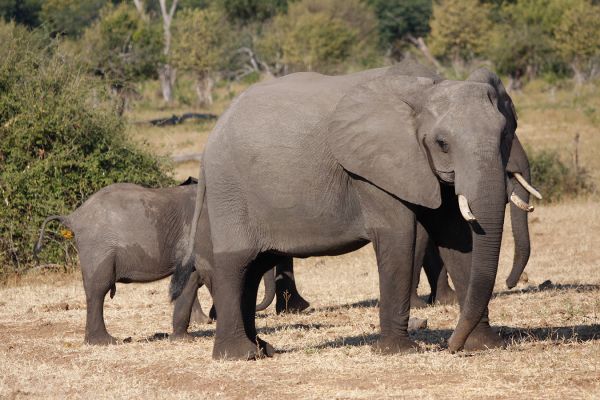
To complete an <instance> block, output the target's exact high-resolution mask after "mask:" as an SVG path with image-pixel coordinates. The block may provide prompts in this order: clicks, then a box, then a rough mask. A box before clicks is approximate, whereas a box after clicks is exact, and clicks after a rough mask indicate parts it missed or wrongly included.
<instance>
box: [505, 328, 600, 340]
mask: <svg viewBox="0 0 600 400" xmlns="http://www.w3.org/2000/svg"><path fill="white" fill-rule="evenodd" d="M497 329H499V331H500V334H501V335H502V337H503V338H504V340H506V342H507V343H509V344H520V343H528V342H538V341H551V342H552V343H554V344H560V343H563V342H591V341H594V340H600V324H591V325H572V326H548V327H543V328H516V327H509V326H501V327H498V328H497Z"/></svg>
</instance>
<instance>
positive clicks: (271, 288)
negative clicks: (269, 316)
mask: <svg viewBox="0 0 600 400" xmlns="http://www.w3.org/2000/svg"><path fill="white" fill-rule="evenodd" d="M263 281H264V282H265V296H264V298H263V300H262V301H261V302H260V304H257V305H256V311H262V310H264V309H265V308H267V307H269V305H270V304H271V303H272V302H273V299H274V298H275V267H273V268H271V269H270V270H268V271H267V272H265V274H264V275H263Z"/></svg>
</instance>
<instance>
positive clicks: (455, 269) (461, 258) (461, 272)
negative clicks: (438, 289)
mask: <svg viewBox="0 0 600 400" xmlns="http://www.w3.org/2000/svg"><path fill="white" fill-rule="evenodd" d="M439 250H440V257H441V259H442V261H443V264H444V266H445V267H446V268H447V270H448V274H449V275H450V278H451V279H452V282H453V283H454V288H455V289H456V291H455V293H456V298H457V299H458V303H459V304H460V307H461V309H462V307H463V306H464V301H465V298H466V296H467V285H468V283H469V277H470V269H471V253H470V252H460V251H458V250H453V249H449V248H442V247H440V249H439ZM488 312H489V309H486V311H485V313H484V315H483V317H482V318H481V320H480V321H479V323H478V324H477V326H476V327H475V329H474V330H473V331H472V332H471V334H470V335H469V336H468V338H467V341H466V342H465V345H464V350H466V351H475V350H485V349H493V348H498V347H504V346H505V343H504V340H503V339H502V338H501V337H500V336H499V335H498V334H497V333H496V332H495V331H494V329H493V328H492V327H491V326H490V321H489V317H488Z"/></svg>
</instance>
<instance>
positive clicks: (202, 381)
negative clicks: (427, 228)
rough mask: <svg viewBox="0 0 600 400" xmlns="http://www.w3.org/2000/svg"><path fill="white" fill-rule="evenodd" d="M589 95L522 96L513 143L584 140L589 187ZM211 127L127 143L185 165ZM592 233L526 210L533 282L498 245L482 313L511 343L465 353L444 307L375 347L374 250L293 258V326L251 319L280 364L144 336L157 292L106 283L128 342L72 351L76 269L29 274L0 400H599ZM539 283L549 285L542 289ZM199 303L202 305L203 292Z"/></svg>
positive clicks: (582, 212)
mask: <svg viewBox="0 0 600 400" xmlns="http://www.w3.org/2000/svg"><path fill="white" fill-rule="evenodd" d="M219 90H220V92H219V99H220V100H219V101H218V102H217V104H215V106H214V108H213V109H211V110H208V111H211V112H214V113H217V114H220V113H221V112H222V110H223V109H224V108H225V106H226V104H227V101H228V100H227V99H228V96H229V92H230V91H233V92H235V91H238V92H239V91H240V90H241V87H234V88H233V89H231V88H221V89H219ZM591 90H592V89H590V88H585V89H584V90H583V92H582V93H583V95H582V94H581V93H580V95H576V94H575V93H574V92H571V91H559V92H556V93H554V94H553V93H552V92H551V91H542V90H526V91H525V92H524V93H522V94H517V95H515V96H514V98H515V102H516V104H517V107H518V109H519V114H520V120H519V124H520V135H521V138H522V140H523V141H524V142H525V143H526V144H529V145H531V146H533V147H535V148H544V147H549V148H559V149H561V150H562V151H563V152H564V154H568V152H569V146H571V143H572V139H573V136H574V135H575V133H580V134H581V138H582V139H581V141H582V146H581V155H582V162H583V165H584V166H587V167H588V168H589V169H591V170H592V175H593V177H594V179H595V181H596V182H597V183H598V182H599V181H600V175H599V171H600V153H599V150H598V149H600V134H599V133H598V128H597V126H598V120H595V119H594V114H593V112H592V111H589V110H590V107H592V108H594V107H595V108H596V109H599V110H600V103H599V101H600V97H598V96H596V97H593V96H592V93H591ZM224 92H226V93H224ZM581 96H584V99H583V100H581ZM585 96H587V97H585ZM586 107H587V108H586ZM586 110H587V111H586ZM183 111H189V110H188V109H185V110H183V109H169V110H158V109H137V110H133V112H131V113H130V114H129V118H130V119H131V120H144V119H151V118H156V117H159V116H169V115H171V114H173V113H175V114H180V113H181V112H183ZM203 111H206V110H203ZM599 112H600V111H599ZM598 118H600V117H598ZM211 126H212V125H211V124H193V123H186V124H183V125H181V126H177V127H173V128H153V127H148V126H143V125H135V126H132V127H131V130H130V132H131V135H132V136H134V137H135V138H136V139H137V140H139V141H145V142H147V143H149V145H150V146H151V147H152V148H154V149H155V150H156V151H157V152H158V153H160V154H162V155H171V154H185V153H190V152H198V151H200V150H201V149H202V147H203V144H204V143H205V141H206V138H207V136H208V132H209V130H210V128H211ZM197 168H198V167H197V164H196V163H193V162H190V163H186V164H180V165H178V167H177V170H176V177H177V178H181V179H183V178H185V177H187V176H188V175H193V176H196V175H197ZM599 233H600V203H599V202H597V201H594V200H579V201H574V202H569V203H562V204H557V205H552V206H545V205H543V204H542V205H540V206H538V208H537V210H536V211H535V213H534V214H533V215H532V219H531V235H532V241H533V253H532V257H531V260H530V264H529V266H528V267H527V273H528V275H529V282H527V283H525V284H521V286H519V287H517V288H516V289H514V290H511V291H507V290H506V289H505V286H504V279H505V278H506V276H507V274H508V271H509V268H510V264H511V259H512V256H511V254H512V251H513V247H512V246H513V245H512V241H511V239H510V235H507V236H506V240H505V245H504V247H503V249H502V257H501V264H500V271H499V273H498V281H497V285H496V295H495V297H494V298H493V300H492V302H491V304H490V310H491V311H490V315H491V319H492V321H493V323H494V324H495V325H496V326H498V327H499V329H500V330H501V332H502V334H503V336H504V337H505V338H506V339H507V340H508V341H509V342H510V345H509V346H508V348H507V349H505V350H493V351H486V352H480V353H474V354H464V353H463V354H460V355H450V354H448V353H447V352H446V351H445V350H444V347H445V340H446V339H447V338H448V337H449V335H450V333H451V330H452V328H453V327H454V325H455V323H456V319H457V316H458V308H457V307H456V306H436V307H430V308H427V309H424V310H417V311H414V312H413V315H414V316H417V317H420V318H427V319H428V322H429V327H428V329H426V330H423V331H419V332H414V333H413V334H412V335H413V337H414V338H415V339H416V340H417V341H418V342H419V343H420V344H421V346H422V347H423V349H424V350H425V351H424V352H423V353H421V354H416V355H410V356H380V355H376V354H373V353H372V352H371V350H370V347H369V345H370V344H371V343H372V342H373V341H374V340H375V339H376V335H377V332H378V329H379V328H378V326H377V324H378V309H377V298H378V285H377V272H376V266H375V259H374V256H373V252H372V250H371V248H370V247H367V248H364V249H362V250H360V251H358V252H354V253H351V254H348V255H345V256H341V257H335V258H313V259H307V260H300V261H298V262H297V268H296V270H297V277H298V285H299V288H300V291H301V293H303V294H304V296H305V297H306V298H307V299H308V300H309V301H310V302H311V305H312V307H311V309H310V310H309V311H308V312H306V313H303V314H301V315H291V316H276V315H275V313H274V311H273V310H272V307H270V308H269V309H268V310H267V312H264V313H260V315H259V317H258V319H257V325H258V328H259V331H260V334H261V336H262V337H264V338H265V339H266V340H268V341H270V342H271V343H272V344H273V345H274V346H275V347H276V348H277V349H278V350H279V351H280V353H279V354H277V355H276V356H275V357H274V358H273V359H266V360H259V361H256V362H222V361H213V360H211V349H212V341H213V336H214V325H204V326H193V327H192V331H193V332H194V335H195V336H196V339H195V341H194V342H193V343H170V342H169V341H168V340H154V339H155V338H160V337H161V335H156V334H157V333H166V332H169V331H170V319H171V305H170V304H169V302H168V301H167V285H168V282H167V281H162V282H157V283H153V284H147V285H136V284H131V285H118V289H117V295H116V297H115V298H114V299H113V300H109V299H107V301H106V311H105V314H106V320H107V324H108V329H109V331H110V332H111V333H112V334H113V335H115V336H117V337H119V338H121V339H123V338H126V337H132V343H127V344H124V345H119V346H112V347H92V346H87V345H83V344H82V341H83V334H84V321H85V296H84V293H83V288H82V285H81V279H80V276H79V274H72V275H65V274H38V275H33V276H27V277H25V278H23V279H21V280H19V281H12V282H9V284H8V285H5V286H4V287H2V288H0V333H1V337H2V340H1V341H0V398H25V397H27V398H65V397H68V398H90V397H93V398H115V397H117V398H124V397H127V398H142V397H143V398H217V397H219V398H227V399H230V398H240V399H241V398H285V399H294V398H308V399H311V398H315V399H317V398H318V399H321V398H368V399H372V398H403V397H415V396H416V397H418V398H457V399H458V398H472V397H478V398H481V397H484V398H515V397H518V398H557V399H558V398H565V397H567V396H568V397H570V398H590V399H591V398H600V246H599V245H598V234H599ZM546 280H551V281H552V282H553V284H552V285H548V284H545V285H542V287H541V289H540V288H539V285H540V284H543V283H544V282H545V281H546ZM425 281H426V280H425V278H424V277H422V282H425ZM422 286H426V285H425V284H424V285H422ZM420 291H421V292H422V294H425V293H426V292H427V289H424V288H422V289H420ZM201 292H202V300H203V304H204V305H205V308H207V307H208V305H209V304H210V300H209V298H208V294H207V293H206V292H205V291H204V289H203V290H202V291H201Z"/></svg>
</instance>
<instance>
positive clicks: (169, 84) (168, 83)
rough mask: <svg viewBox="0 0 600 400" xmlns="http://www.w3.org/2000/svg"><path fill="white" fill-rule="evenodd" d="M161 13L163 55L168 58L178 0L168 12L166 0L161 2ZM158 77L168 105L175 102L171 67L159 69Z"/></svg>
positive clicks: (165, 66)
mask: <svg viewBox="0 0 600 400" xmlns="http://www.w3.org/2000/svg"><path fill="white" fill-rule="evenodd" d="M158 2H159V4H160V13H161V15H162V18H163V34H164V47H163V54H164V55H165V57H167V58H168V56H169V52H170V51H171V24H172V22H173V16H174V15H175V10H176V9H177V2H178V0H172V2H171V7H170V8H169V9H168V10H167V2H166V0H159V1H158ZM158 77H159V79H160V87H161V90H162V95H163V100H164V101H165V102H166V103H170V102H171V101H173V84H174V82H175V71H174V70H173V68H171V66H170V65H169V64H168V63H166V64H163V65H161V66H160V67H159V70H158Z"/></svg>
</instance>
